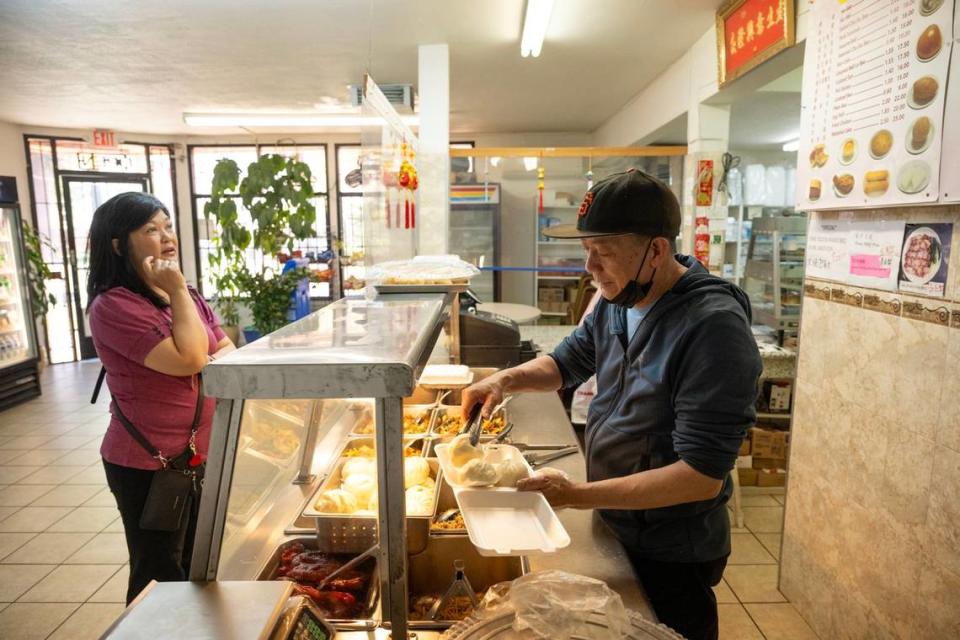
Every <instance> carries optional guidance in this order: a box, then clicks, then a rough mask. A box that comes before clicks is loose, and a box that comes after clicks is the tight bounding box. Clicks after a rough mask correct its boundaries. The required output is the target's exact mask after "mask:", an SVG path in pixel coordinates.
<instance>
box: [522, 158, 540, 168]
mask: <svg viewBox="0 0 960 640" xmlns="http://www.w3.org/2000/svg"><path fill="white" fill-rule="evenodd" d="M523 168H524V169H526V170H527V171H533V170H534V169H536V168H537V159H536V158H532V157H529V156H528V157H526V158H524V159H523Z"/></svg>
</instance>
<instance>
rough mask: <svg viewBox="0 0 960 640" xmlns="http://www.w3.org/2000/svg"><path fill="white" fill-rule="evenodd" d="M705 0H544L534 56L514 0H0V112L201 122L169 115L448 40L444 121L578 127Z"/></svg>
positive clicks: (645, 74) (164, 125) (163, 128)
mask: <svg viewBox="0 0 960 640" xmlns="http://www.w3.org/2000/svg"><path fill="white" fill-rule="evenodd" d="M719 4H721V2H720V0H556V3H555V8H554V12H553V18H552V20H551V22H550V26H549V29H548V32H547V39H546V42H545V43H544V47H543V53H542V54H541V56H540V57H539V58H521V57H520V32H521V29H522V24H523V8H524V3H523V1H522V0H406V1H399V0H392V1H391V0H269V1H268V0H259V1H256V0H229V1H227V0H165V1H164V2H159V1H156V0H126V1H124V2H117V1H116V0H85V1H83V2H79V1H76V0H2V2H0V61H2V62H0V121H8V122H15V123H21V124H30V125H38V126H62V127H78V128H91V127H102V128H111V129H116V130H121V131H134V132H143V133H188V132H190V133H203V132H204V130H202V129H197V128H191V127H187V126H186V125H184V124H183V120H182V114H183V113H184V112H237V111H258V112H273V113H275V112H289V111H311V110H314V109H316V108H317V107H316V106H315V105H318V104H320V103H325V102H327V103H329V102H330V101H331V100H330V98H333V99H336V100H343V101H346V99H347V90H346V86H347V85H348V84H355V83H358V82H359V81H360V80H361V78H362V76H363V73H364V72H365V71H367V70H369V71H370V72H371V75H372V76H373V77H374V79H375V80H377V81H378V82H381V83H392V82H409V83H413V84H414V85H415V84H416V81H417V45H419V44H434V43H441V42H446V43H448V44H449V45H450V75H451V100H450V105H451V129H452V130H453V131H458V132H478V133H479V132H535V131H572V132H589V131H592V130H593V129H595V128H596V127H597V126H599V125H600V124H601V123H603V122H604V121H605V120H606V119H607V118H609V117H610V116H611V115H613V114H614V113H615V112H617V111H618V110H619V109H620V108H621V107H622V106H623V105H624V104H626V103H627V102H628V101H629V99H630V98H632V97H633V96H634V95H635V94H637V93H638V92H639V91H640V90H642V89H643V87H644V86H646V84H647V83H649V82H650V81H651V80H652V79H653V78H655V77H656V76H657V75H658V74H659V73H661V72H662V71H663V70H664V69H665V68H666V67H667V66H668V65H669V64H670V63H671V62H673V61H674V60H676V59H677V58H678V57H679V56H680V55H681V54H682V53H683V52H684V51H686V50H687V49H688V48H689V47H690V46H691V45H692V44H693V42H694V41H695V40H696V39H697V38H698V37H699V36H701V35H702V34H703V33H704V31H706V30H707V29H709V28H710V27H711V25H712V24H713V17H714V11H715V9H716V8H717V6H718V5H719Z"/></svg>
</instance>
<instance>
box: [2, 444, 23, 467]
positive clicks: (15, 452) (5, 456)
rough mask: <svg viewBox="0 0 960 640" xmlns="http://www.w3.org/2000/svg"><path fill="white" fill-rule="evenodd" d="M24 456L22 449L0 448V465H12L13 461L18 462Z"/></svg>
mask: <svg viewBox="0 0 960 640" xmlns="http://www.w3.org/2000/svg"><path fill="white" fill-rule="evenodd" d="M22 455H23V451H21V450H20V449H4V448H2V447H0V464H10V463H11V461H12V460H16V459H17V458H19V457H20V456H22Z"/></svg>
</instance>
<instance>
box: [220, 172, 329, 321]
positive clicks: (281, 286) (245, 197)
mask: <svg viewBox="0 0 960 640" xmlns="http://www.w3.org/2000/svg"><path fill="white" fill-rule="evenodd" d="M311 182H312V176H311V173H310V167H309V166H307V164H306V163H303V162H300V161H299V160H296V159H295V158H287V157H284V156H282V155H277V154H267V155H263V156H260V157H259V158H258V159H257V160H256V161H255V162H252V163H250V166H248V167H247V174H246V176H245V177H244V178H243V179H242V180H241V179H240V168H239V167H238V166H237V163H236V162H234V161H233V160H230V159H226V158H225V159H223V160H220V161H219V162H218V163H217V164H216V166H215V167H214V172H213V185H212V188H211V190H210V201H209V202H207V204H206V205H205V206H204V209H203V211H204V215H205V216H206V217H207V219H208V220H212V221H214V222H215V223H216V233H215V234H214V237H213V238H212V241H213V242H212V247H211V250H210V254H209V257H208V260H209V264H210V267H211V277H212V280H213V283H214V286H215V287H216V288H217V290H218V291H219V294H218V296H217V299H216V301H215V304H216V306H217V309H218V310H219V312H220V314H221V320H222V321H223V322H224V324H235V325H238V324H239V321H240V313H239V308H238V306H237V305H238V303H239V302H240V301H241V300H244V301H246V302H247V304H248V305H249V307H250V311H251V313H252V314H253V329H254V330H255V331H256V332H258V333H259V334H267V333H270V332H272V331H276V330H277V329H279V328H280V327H282V326H283V325H284V324H286V323H287V311H288V310H289V308H290V299H291V295H292V294H293V292H294V290H295V289H296V287H297V285H298V283H299V282H300V281H301V280H302V279H303V278H306V277H309V276H310V271H309V270H308V269H306V268H304V267H300V266H297V267H296V268H294V269H289V270H286V271H285V272H279V271H278V270H276V269H275V268H274V266H273V264H274V262H273V260H272V258H274V257H277V256H278V255H279V254H280V253H281V252H283V251H284V250H286V252H287V253H290V254H292V253H293V247H294V245H295V243H296V242H297V241H298V240H304V239H306V238H309V237H311V236H313V235H314V224H315V222H316V219H317V211H316V208H315V207H314V206H313V203H312V202H311V199H312V198H313V197H314V191H313V186H312V184H311ZM238 198H239V200H240V202H242V203H243V206H244V207H245V208H246V209H247V210H248V211H249V212H250V217H251V219H252V223H253V224H252V227H251V228H247V227H246V226H245V225H244V224H242V223H241V222H239V220H238V218H239V216H238V208H237V199H238ZM250 250H253V251H254V252H255V253H257V254H259V255H258V256H257V258H256V259H255V260H254V263H255V264H257V265H259V266H258V267H257V268H253V269H251V267H250V265H249V262H248V261H247V260H246V254H247V252H248V251H250Z"/></svg>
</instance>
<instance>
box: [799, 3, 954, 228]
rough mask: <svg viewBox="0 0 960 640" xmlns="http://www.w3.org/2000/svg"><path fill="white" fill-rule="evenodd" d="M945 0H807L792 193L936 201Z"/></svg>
mask: <svg viewBox="0 0 960 640" xmlns="http://www.w3.org/2000/svg"><path fill="white" fill-rule="evenodd" d="M953 5H954V0H816V2H815V4H814V6H813V7H812V8H811V11H810V15H809V25H810V28H809V32H808V36H807V45H806V52H805V56H806V57H805V59H804V69H803V98H802V116H801V123H800V151H799V158H798V161H797V203H798V206H799V207H801V208H804V209H806V210H818V209H837V208H844V209H850V208H857V207H878V206H895V205H904V204H914V203H921V202H932V201H936V200H938V199H939V197H940V192H939V177H940V152H941V139H942V134H943V131H942V126H943V114H944V95H945V93H946V91H945V90H946V83H947V72H948V69H949V64H950V55H951V42H952V39H953V8H954V6H953Z"/></svg>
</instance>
